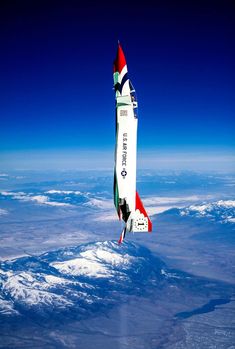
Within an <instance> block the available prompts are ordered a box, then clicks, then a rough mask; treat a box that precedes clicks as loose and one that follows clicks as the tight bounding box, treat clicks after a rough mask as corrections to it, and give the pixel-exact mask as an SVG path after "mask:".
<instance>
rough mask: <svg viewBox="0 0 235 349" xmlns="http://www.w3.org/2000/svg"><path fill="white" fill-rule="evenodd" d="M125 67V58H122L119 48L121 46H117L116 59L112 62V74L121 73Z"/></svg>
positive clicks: (122, 54) (121, 51)
mask: <svg viewBox="0 0 235 349" xmlns="http://www.w3.org/2000/svg"><path fill="white" fill-rule="evenodd" d="M125 65H126V58H125V56H124V53H123V50H122V48H121V45H120V44H118V50H117V56H116V59H115V61H114V67H113V70H114V73H116V72H119V73H121V71H122V69H123V67H125Z"/></svg>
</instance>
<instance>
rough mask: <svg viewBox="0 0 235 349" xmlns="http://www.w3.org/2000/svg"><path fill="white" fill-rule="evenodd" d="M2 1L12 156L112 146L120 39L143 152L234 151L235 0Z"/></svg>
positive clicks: (3, 106) (3, 141) (5, 130)
mask: <svg viewBox="0 0 235 349" xmlns="http://www.w3.org/2000/svg"><path fill="white" fill-rule="evenodd" d="M0 6H1V9H0V16H1V18H0V33H1V34H0V40H1V56H0V70H1V85H0V89H1V91H0V93H1V103H0V118H1V128H0V149H1V153H2V154H5V155H4V156H5V158H6V154H11V156H12V157H11V158H12V160H11V161H13V162H14V155H12V154H17V153H18V152H20V153H21V154H22V152H25V154H27V153H29V152H30V153H32V152H33V151H34V152H37V153H40V152H44V154H45V156H46V154H51V152H54V153H55V152H57V153H58V154H59V153H60V152H61V151H63V152H67V153H68V154H69V153H70V152H72V151H74V149H77V150H79V151H85V150H89V151H91V152H90V154H92V151H93V150H94V151H96V152H97V151H107V152H112V150H113V148H114V141H115V135H114V122H115V120H114V115H115V112H114V105H115V104H114V91H113V89H112V86H113V80H112V63H113V60H114V58H115V54H116V48H117V40H118V39H119V40H120V41H121V44H122V46H123V49H124V52H125V55H126V59H127V64H128V68H129V76H130V78H131V80H132V82H133V84H134V86H135V88H136V90H137V95H138V100H139V130H138V132H139V133H138V135H139V138H138V143H139V148H140V149H141V150H142V151H151V152H154V151H155V150H156V152H159V151H160V152H161V151H162V152H165V153H166V152H167V151H168V152H169V153H171V152H172V149H174V152H179V153H182V152H185V151H186V152H189V151H190V150H192V151H193V152H195V151H196V152H200V153H201V154H203V152H209V153H211V152H214V154H215V153H216V152H218V151H219V152H224V154H231V152H234V148H235V137H234V129H235V125H234V124H235V117H234V115H235V113H234V112H235V101H234V95H235V91H234V90H235V89H234V81H235V79H234V78H235V76H234V75H235V74H234V64H233V61H234V45H233V30H234V23H235V21H234V19H235V18H234V17H235V16H234V7H233V5H232V1H231V2H230V1H225V2H222V1H221V2H214V1H213V2H212V1H207V0H206V1H202V2H200V1H199V2H198V1H197V2H196V1H195V2H185V3H184V2H177V4H176V2H175V4H174V3H173V2H168V1H166V2H158V1H157V2H155V4H150V2H148V1H145V2H144V3H142V4H139V3H137V2H133V3H132V2H128V4H125V7H124V6H123V7H122V4H121V3H119V4H118V3H116V2H110V4H109V5H107V4H105V3H102V1H101V2H89V1H88V2H84V4H82V5H81V4H80V2H72V1H66V2H52V1H49V2H45V3H44V2H31V1H20V2H18V1H15V2H14V1H11V2H8V1H5V2H1V5H0ZM48 156H49V155H48Z"/></svg>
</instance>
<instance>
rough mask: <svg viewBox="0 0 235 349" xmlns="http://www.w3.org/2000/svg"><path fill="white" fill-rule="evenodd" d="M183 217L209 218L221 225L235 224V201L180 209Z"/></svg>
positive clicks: (221, 201) (222, 201)
mask: <svg viewBox="0 0 235 349" xmlns="http://www.w3.org/2000/svg"><path fill="white" fill-rule="evenodd" d="M179 211H180V215H181V216H191V217H197V218H207V219H209V220H210V221H215V222H219V223H235V200H219V201H215V202H211V203H203V204H197V205H190V206H188V207H185V208H183V209H180V210H179Z"/></svg>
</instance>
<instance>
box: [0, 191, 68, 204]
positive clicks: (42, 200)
mask: <svg viewBox="0 0 235 349" xmlns="http://www.w3.org/2000/svg"><path fill="white" fill-rule="evenodd" d="M0 194H1V195H3V196H11V197H12V199H15V200H20V201H33V202H35V203H37V204H39V205H48V206H67V207H72V206H73V205H71V204H68V203H65V202H57V201H50V199H49V197H48V196H46V195H32V194H26V193H24V192H16V193H15V192H7V191H2V192H0Z"/></svg>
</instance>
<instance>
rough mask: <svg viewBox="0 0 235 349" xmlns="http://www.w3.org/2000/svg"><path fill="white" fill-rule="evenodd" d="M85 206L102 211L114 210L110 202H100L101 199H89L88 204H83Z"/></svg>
mask: <svg viewBox="0 0 235 349" xmlns="http://www.w3.org/2000/svg"><path fill="white" fill-rule="evenodd" d="M84 205H85V206H90V207H98V208H102V209H104V210H110V209H114V204H113V201H112V200H101V199H94V198H93V199H90V201H89V202H87V203H85V204H84Z"/></svg>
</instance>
